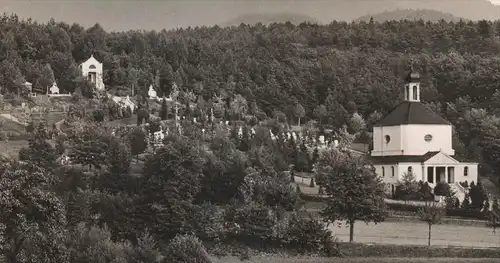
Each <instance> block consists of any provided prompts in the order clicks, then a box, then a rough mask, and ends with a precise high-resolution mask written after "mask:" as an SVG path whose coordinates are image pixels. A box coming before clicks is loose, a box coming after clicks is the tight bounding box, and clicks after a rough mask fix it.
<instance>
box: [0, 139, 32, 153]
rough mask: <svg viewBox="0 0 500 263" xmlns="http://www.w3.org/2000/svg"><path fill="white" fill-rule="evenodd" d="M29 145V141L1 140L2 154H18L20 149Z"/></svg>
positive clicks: (0, 149)
mask: <svg viewBox="0 0 500 263" xmlns="http://www.w3.org/2000/svg"><path fill="white" fill-rule="evenodd" d="M27 146H28V141H24V140H23V141H7V142H5V141H0V154H6V155H10V156H13V155H17V154H18V153H19V150H21V148H23V147H27Z"/></svg>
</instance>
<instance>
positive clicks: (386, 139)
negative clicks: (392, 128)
mask: <svg viewBox="0 0 500 263" xmlns="http://www.w3.org/2000/svg"><path fill="white" fill-rule="evenodd" d="M390 141H391V136H389V135H386V136H385V143H389V142H390Z"/></svg>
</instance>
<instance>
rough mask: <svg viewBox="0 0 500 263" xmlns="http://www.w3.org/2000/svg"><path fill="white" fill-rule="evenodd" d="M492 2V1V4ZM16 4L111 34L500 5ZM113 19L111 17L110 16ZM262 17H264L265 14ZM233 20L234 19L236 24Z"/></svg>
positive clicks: (9, 4)
mask: <svg viewBox="0 0 500 263" xmlns="http://www.w3.org/2000/svg"><path fill="white" fill-rule="evenodd" d="M492 1H493V0H492ZM87 2H88V1H16V0H0V6H1V7H3V11H6V12H8V13H11V12H13V13H16V14H18V15H19V17H21V18H28V17H31V18H32V19H33V20H37V21H39V22H47V21H49V19H50V18H51V17H53V18H54V19H55V20H56V21H61V20H62V21H66V22H67V23H69V24H72V23H73V22H77V23H80V24H82V25H84V26H86V27H89V26H93V25H94V24H95V23H96V22H99V24H101V25H102V26H103V27H104V28H105V29H107V30H119V31H121V30H129V29H137V30H142V29H145V30H150V29H155V30H161V29H163V28H178V27H184V28H185V27H187V26H202V25H206V26H211V25H214V24H218V25H237V24H239V23H241V22H244V23H249V24H255V23H257V22H262V23H266V24H267V23H272V22H284V21H291V22H293V23H300V22H303V21H309V20H313V21H319V22H321V23H323V24H327V23H330V22H332V21H333V20H343V21H348V22H350V21H352V20H354V19H357V18H359V17H361V16H365V15H367V14H379V13H382V12H388V11H392V10H396V9H413V10H417V9H429V10H436V11H440V12H444V13H450V14H452V15H453V16H456V17H459V18H460V17H463V18H466V19H470V20H480V19H488V20H497V19H500V5H494V4H492V2H490V1H488V0H363V1H361V0H330V1H304V0H303V1H297V0H279V1H269V0H231V1H220V0H219V1H218V0H205V1H92V4H87ZM110 12H111V13H113V15H112V16H110V15H109V14H110ZM263 12H264V14H262V13H263ZM233 18H234V19H233Z"/></svg>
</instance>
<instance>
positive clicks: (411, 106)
mask: <svg viewBox="0 0 500 263" xmlns="http://www.w3.org/2000/svg"><path fill="white" fill-rule="evenodd" d="M405 124H437V125H451V124H450V123H449V122H448V121H447V120H445V119H443V118H442V117H441V116H439V115H437V114H436V113H434V112H433V111H432V110H430V109H429V108H427V106H425V105H424V104H422V103H421V102H418V101H417V102H413V101H403V102H401V103H400V104H399V105H398V106H396V107H395V108H394V109H393V110H392V111H391V112H390V113H389V114H388V115H387V116H385V118H383V119H382V120H380V121H379V122H377V123H376V124H375V125H374V126H375V127H380V126H397V125H405Z"/></svg>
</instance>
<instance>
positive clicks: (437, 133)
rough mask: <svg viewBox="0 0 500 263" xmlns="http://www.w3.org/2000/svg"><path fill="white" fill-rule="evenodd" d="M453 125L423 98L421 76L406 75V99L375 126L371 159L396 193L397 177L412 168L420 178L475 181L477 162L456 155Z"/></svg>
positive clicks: (424, 179)
mask: <svg viewBox="0 0 500 263" xmlns="http://www.w3.org/2000/svg"><path fill="white" fill-rule="evenodd" d="M454 154H455V151H454V150H453V148H452V125H451V124H450V123H449V122H448V121H446V120H444V119H443V118H441V117H440V116H439V115H437V114H436V113H434V112H433V111H432V110H430V109H429V108H427V107H426V106H425V105H424V104H422V103H421V102H420V76H419V74H418V73H411V74H409V75H408V77H407V78H406V85H405V87H404V101H403V102H401V103H400V104H399V105H397V106H396V107H395V108H394V109H393V110H392V111H391V112H390V113H389V114H388V115H387V116H385V117H384V118H382V120H380V121H379V122H378V123H376V124H375V125H374V127H373V150H372V151H371V159H372V162H373V165H374V167H375V169H376V173H377V174H378V175H379V176H380V177H381V178H382V180H383V182H384V183H386V185H387V191H388V192H391V193H392V194H394V191H395V188H396V185H397V182H398V180H401V178H402V176H403V175H404V174H405V173H408V172H411V173H413V174H414V175H415V177H416V178H415V179H416V180H417V181H420V180H422V181H423V182H428V183H429V185H430V186H431V187H433V186H435V184H436V183H437V182H447V183H450V184H452V186H456V187H459V186H457V184H458V183H459V182H464V181H467V182H469V183H470V182H472V181H474V182H476V183H477V180H478V164H477V163H469V162H460V161H458V160H457V159H456V158H454V157H453V156H454Z"/></svg>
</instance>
